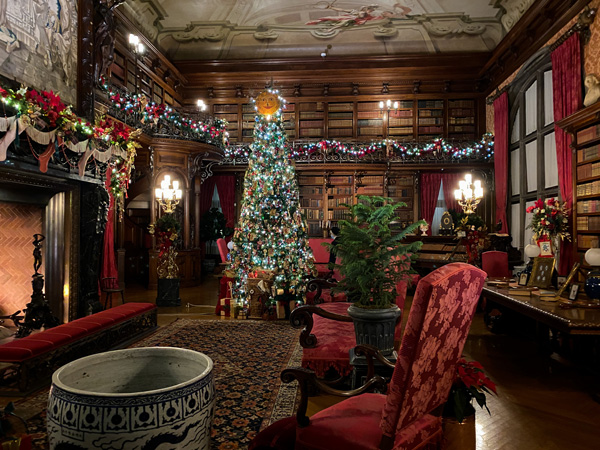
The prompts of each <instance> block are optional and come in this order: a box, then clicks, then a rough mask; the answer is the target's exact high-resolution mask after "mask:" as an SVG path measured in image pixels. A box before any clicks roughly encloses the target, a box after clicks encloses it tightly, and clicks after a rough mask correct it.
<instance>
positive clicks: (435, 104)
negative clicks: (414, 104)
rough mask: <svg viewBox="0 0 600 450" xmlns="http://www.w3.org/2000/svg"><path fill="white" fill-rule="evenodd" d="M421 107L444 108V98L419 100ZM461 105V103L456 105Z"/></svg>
mask: <svg viewBox="0 0 600 450" xmlns="http://www.w3.org/2000/svg"><path fill="white" fill-rule="evenodd" d="M418 105H419V108H443V107H444V100H419V103H418ZM456 106H461V105H456Z"/></svg>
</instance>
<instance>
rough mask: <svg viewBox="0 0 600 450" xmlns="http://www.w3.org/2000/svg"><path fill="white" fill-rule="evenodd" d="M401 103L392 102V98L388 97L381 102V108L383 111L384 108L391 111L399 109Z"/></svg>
mask: <svg viewBox="0 0 600 450" xmlns="http://www.w3.org/2000/svg"><path fill="white" fill-rule="evenodd" d="M398 106H400V104H399V103H398V102H392V101H391V100H390V99H387V100H386V101H385V102H383V101H381V102H379V109H380V110H381V111H382V112H383V111H384V109H385V110H387V111H391V110H392V109H398Z"/></svg>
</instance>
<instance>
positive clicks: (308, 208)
mask: <svg viewBox="0 0 600 450" xmlns="http://www.w3.org/2000/svg"><path fill="white" fill-rule="evenodd" d="M298 185H299V189H300V208H302V214H303V215H304V217H305V218H306V223H307V225H308V235H309V236H311V237H322V236H323V224H324V218H325V208H324V206H325V194H324V193H325V185H324V177H323V175H322V174H321V175H319V174H302V175H299V176H298Z"/></svg>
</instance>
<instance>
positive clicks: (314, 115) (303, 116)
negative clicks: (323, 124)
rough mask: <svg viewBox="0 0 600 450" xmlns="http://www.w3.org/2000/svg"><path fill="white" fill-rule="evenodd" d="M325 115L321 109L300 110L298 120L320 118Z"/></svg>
mask: <svg viewBox="0 0 600 450" xmlns="http://www.w3.org/2000/svg"><path fill="white" fill-rule="evenodd" d="M323 117H325V113H324V112H323V111H310V112H301V113H300V120H303V119H322V118H323Z"/></svg>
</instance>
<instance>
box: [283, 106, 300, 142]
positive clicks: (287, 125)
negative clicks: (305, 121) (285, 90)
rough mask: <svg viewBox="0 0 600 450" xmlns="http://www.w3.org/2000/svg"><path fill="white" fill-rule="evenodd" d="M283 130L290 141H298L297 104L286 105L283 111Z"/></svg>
mask: <svg viewBox="0 0 600 450" xmlns="http://www.w3.org/2000/svg"><path fill="white" fill-rule="evenodd" d="M282 120H283V129H284V130H285V133H286V135H287V138H288V139H296V136H297V135H296V104H295V103H286V105H285V109H284V110H283V117H282Z"/></svg>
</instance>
